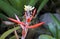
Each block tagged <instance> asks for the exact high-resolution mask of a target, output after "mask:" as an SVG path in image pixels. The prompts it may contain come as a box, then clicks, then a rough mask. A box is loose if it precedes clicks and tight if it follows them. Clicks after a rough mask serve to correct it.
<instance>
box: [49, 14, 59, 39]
mask: <svg viewBox="0 0 60 39" xmlns="http://www.w3.org/2000/svg"><path fill="white" fill-rule="evenodd" d="M50 15H51V18H52V19H53V21H54V23H55V24H56V38H57V39H60V21H59V20H58V19H57V17H56V16H55V15H53V14H50Z"/></svg>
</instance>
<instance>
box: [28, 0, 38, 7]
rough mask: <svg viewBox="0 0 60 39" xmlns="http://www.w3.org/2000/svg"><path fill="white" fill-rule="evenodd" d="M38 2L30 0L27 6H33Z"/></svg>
mask: <svg viewBox="0 0 60 39" xmlns="http://www.w3.org/2000/svg"><path fill="white" fill-rule="evenodd" d="M37 2H38V0H30V2H29V5H31V6H34V5H35V4H36V3H37Z"/></svg>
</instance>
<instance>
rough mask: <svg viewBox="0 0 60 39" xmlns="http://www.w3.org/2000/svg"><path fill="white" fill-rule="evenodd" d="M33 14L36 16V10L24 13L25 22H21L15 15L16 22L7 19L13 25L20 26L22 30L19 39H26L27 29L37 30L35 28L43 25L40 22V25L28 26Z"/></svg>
mask: <svg viewBox="0 0 60 39" xmlns="http://www.w3.org/2000/svg"><path fill="white" fill-rule="evenodd" d="M31 13H32V14H31ZM35 14H36V9H34V10H33V12H32V11H31V12H29V11H26V12H25V15H24V16H25V19H26V20H25V22H21V21H20V19H19V18H18V16H17V15H16V14H15V17H16V19H17V20H15V19H13V18H8V19H9V20H10V21H13V22H15V23H17V24H19V25H20V26H21V28H22V37H21V39H25V38H26V35H27V32H28V29H29V28H37V27H39V26H41V25H43V24H44V22H40V23H37V24H35V25H31V26H29V24H30V22H31V20H32V18H33V17H34V16H35Z"/></svg>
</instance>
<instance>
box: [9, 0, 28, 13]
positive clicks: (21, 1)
mask: <svg viewBox="0 0 60 39" xmlns="http://www.w3.org/2000/svg"><path fill="white" fill-rule="evenodd" d="M9 2H10V3H11V4H12V6H13V7H14V8H16V9H17V10H18V11H20V12H21V13H23V10H24V5H26V4H28V2H29V0H9Z"/></svg>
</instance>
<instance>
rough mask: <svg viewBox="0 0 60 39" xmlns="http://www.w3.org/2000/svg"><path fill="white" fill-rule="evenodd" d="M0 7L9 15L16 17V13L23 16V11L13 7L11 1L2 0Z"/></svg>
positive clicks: (0, 0)
mask: <svg viewBox="0 0 60 39" xmlns="http://www.w3.org/2000/svg"><path fill="white" fill-rule="evenodd" d="M0 9H2V10H3V11H4V12H5V13H6V14H7V15H8V16H10V17H15V16H14V14H17V15H18V16H21V13H20V12H19V11H17V10H16V9H15V8H13V7H12V6H11V5H10V4H9V3H6V2H5V1H2V0H0Z"/></svg>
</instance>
